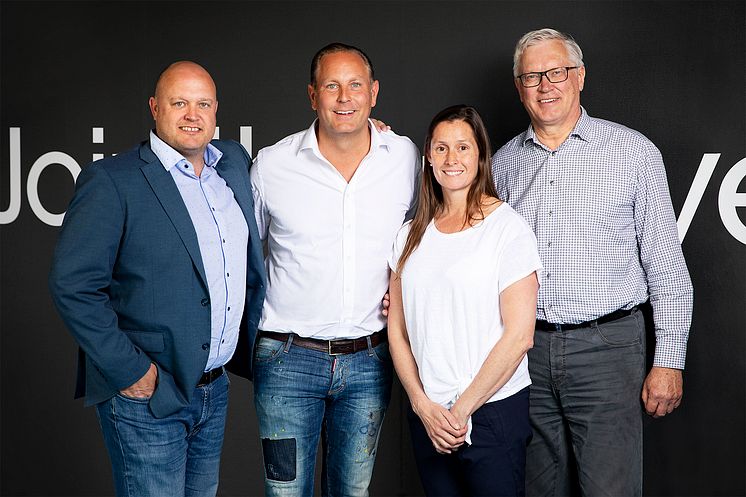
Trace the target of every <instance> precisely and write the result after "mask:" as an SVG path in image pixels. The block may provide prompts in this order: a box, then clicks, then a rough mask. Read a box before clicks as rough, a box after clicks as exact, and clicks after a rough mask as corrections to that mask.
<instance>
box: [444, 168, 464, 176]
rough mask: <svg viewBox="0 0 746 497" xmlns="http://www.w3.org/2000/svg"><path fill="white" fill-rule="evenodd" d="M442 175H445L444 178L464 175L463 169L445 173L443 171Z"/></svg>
mask: <svg viewBox="0 0 746 497" xmlns="http://www.w3.org/2000/svg"><path fill="white" fill-rule="evenodd" d="M443 174H445V175H446V176H460V175H462V174H464V170H463V169H458V170H447V171H446V170H444V171H443Z"/></svg>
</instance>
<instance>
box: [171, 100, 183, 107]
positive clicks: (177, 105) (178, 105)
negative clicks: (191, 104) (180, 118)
mask: <svg viewBox="0 0 746 497" xmlns="http://www.w3.org/2000/svg"><path fill="white" fill-rule="evenodd" d="M172 105H173V106H174V107H176V108H179V109H180V108H182V107H184V106H185V105H186V102H183V101H181V100H177V101H176V102H174V103H173V104H172Z"/></svg>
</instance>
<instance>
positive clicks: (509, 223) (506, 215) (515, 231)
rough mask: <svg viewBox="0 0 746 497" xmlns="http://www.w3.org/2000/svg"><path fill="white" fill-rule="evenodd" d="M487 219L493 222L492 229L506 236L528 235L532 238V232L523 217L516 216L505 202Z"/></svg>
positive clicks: (513, 210)
mask: <svg viewBox="0 0 746 497" xmlns="http://www.w3.org/2000/svg"><path fill="white" fill-rule="evenodd" d="M489 218H491V219H494V220H495V222H493V223H492V226H493V227H494V228H496V229H499V230H502V231H504V232H505V233H507V234H511V235H512V236H521V235H525V234H530V235H531V236H534V232H533V231H532V230H531V227H530V226H529V225H528V223H527V222H526V220H525V219H524V218H523V216H521V215H520V214H518V213H517V212H516V211H515V209H513V208H512V207H511V206H510V205H509V204H508V203H507V202H503V203H502V204H500V206H498V207H497V209H495V211H494V212H493V213H492V215H490V216H489Z"/></svg>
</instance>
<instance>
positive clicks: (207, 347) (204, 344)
mask: <svg viewBox="0 0 746 497" xmlns="http://www.w3.org/2000/svg"><path fill="white" fill-rule="evenodd" d="M209 348H210V344H209V343H203V344H202V350H207V349H209Z"/></svg>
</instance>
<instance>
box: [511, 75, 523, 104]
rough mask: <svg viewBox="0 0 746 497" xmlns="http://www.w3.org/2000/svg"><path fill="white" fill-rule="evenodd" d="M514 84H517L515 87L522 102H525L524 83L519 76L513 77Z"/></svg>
mask: <svg viewBox="0 0 746 497" xmlns="http://www.w3.org/2000/svg"><path fill="white" fill-rule="evenodd" d="M513 84H514V85H515V89H516V91H517V92H518V98H520V99H521V102H523V92H522V91H521V90H523V85H522V84H521V80H520V79H518V78H513Z"/></svg>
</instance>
